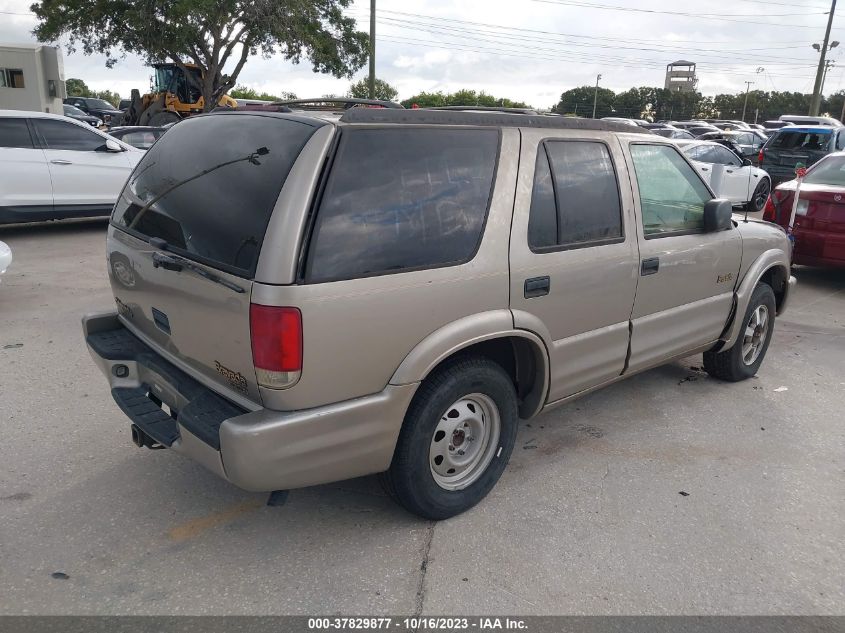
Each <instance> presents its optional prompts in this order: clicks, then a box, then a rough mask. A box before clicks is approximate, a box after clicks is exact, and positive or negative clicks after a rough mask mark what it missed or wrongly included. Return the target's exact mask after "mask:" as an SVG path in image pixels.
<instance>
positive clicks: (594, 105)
mask: <svg viewBox="0 0 845 633" xmlns="http://www.w3.org/2000/svg"><path fill="white" fill-rule="evenodd" d="M373 1H375V0H373ZM835 1H836V0H834V2H835ZM600 79H601V75H596V91H595V92H594V93H593V118H594V119H595V118H596V102H598V99H599V80H600Z"/></svg>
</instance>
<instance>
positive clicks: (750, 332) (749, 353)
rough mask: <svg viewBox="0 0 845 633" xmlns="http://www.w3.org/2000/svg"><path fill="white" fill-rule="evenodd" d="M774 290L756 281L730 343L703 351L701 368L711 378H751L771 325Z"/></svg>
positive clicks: (766, 345) (767, 341)
mask: <svg viewBox="0 0 845 633" xmlns="http://www.w3.org/2000/svg"><path fill="white" fill-rule="evenodd" d="M775 309H776V307H775V293H774V292H773V291H772V288H771V286H769V285H768V284H765V283H759V284H757V287H756V288H754V292H753V293H752V294H751V301H750V302H749V303H748V309H747V310H746V311H745V315H744V317H743V330H742V332H740V334H739V339H738V340H737V342H736V343H734V346H733V347H731V348H730V349H726V350H724V351H721V352H704V370H705V371H706V372H707V373H708V374H710V375H711V376H713V377H714V378H721V379H722V380H729V381H731V382H738V381H740V380H745V379H746V378H751V376H753V375H754V374H756V373H757V370H758V369H760V365H762V364H763V358H765V356H766V351H767V350H768V349H769V343H770V342H771V340H772V333H773V332H774V329H775Z"/></svg>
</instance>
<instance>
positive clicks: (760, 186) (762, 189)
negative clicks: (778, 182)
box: [746, 178, 772, 213]
mask: <svg viewBox="0 0 845 633" xmlns="http://www.w3.org/2000/svg"><path fill="white" fill-rule="evenodd" d="M771 191H772V183H771V182H769V179H768V178H763V180H761V181H760V182H758V183H757V187H756V188H755V189H754V195H753V196H751V200H749V201H748V203H747V205H746V207H747V208H748V210H749V211H751V212H753V213H757V212H759V211H762V210H763V209H764V208H765V207H766V200H768V199H769V194H770V193H771Z"/></svg>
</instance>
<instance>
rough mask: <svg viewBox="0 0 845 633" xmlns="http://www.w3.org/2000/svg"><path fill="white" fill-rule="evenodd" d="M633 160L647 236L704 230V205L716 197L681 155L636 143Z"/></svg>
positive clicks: (666, 147)
mask: <svg viewBox="0 0 845 633" xmlns="http://www.w3.org/2000/svg"><path fill="white" fill-rule="evenodd" d="M631 157H632V158H633V161H634V171H635V173H636V176H637V186H638V187H639V190H640V208H641V210H642V223H643V232H644V234H645V236H646V237H657V236H660V235H662V234H671V233H675V232H678V231H699V230H704V204H705V203H706V202H707V201H709V200H710V199H711V197H712V196H711V195H710V192H709V191H708V190H707V187H706V186H704V183H703V182H702V181H701V178H699V177H698V175H697V174H696V173H695V170H693V169H692V167H690V166H689V164H688V163H687V162H686V161H685V160H684V159H683V158H682V157H681V155H680V154H679V153H678V152H677V151H676V150H675V149H674V148H673V147H669V146H667V145H644V144H635V145H631Z"/></svg>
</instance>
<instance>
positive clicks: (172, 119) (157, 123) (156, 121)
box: [149, 110, 180, 127]
mask: <svg viewBox="0 0 845 633" xmlns="http://www.w3.org/2000/svg"><path fill="white" fill-rule="evenodd" d="M179 120H180V119H179V115H178V114H176V113H175V112H170V111H169V110H163V111H161V112H156V113H155V114H154V115H153V116H152V117H150V121H149V125H151V126H153V127H161V126H162V125H167V124H168V123H176V122H177V121H179Z"/></svg>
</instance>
